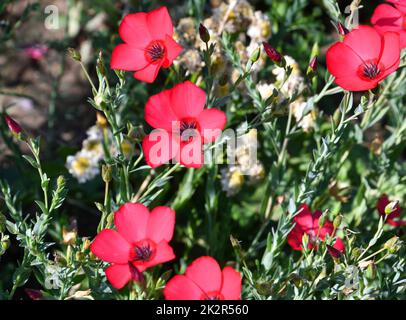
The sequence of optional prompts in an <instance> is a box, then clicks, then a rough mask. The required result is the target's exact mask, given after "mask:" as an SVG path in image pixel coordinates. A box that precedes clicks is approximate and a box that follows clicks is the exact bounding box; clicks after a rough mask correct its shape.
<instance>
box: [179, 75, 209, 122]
mask: <svg viewBox="0 0 406 320" xmlns="http://www.w3.org/2000/svg"><path fill="white" fill-rule="evenodd" d="M171 101H172V104H171V106H172V109H173V111H174V112H175V114H176V115H177V116H178V119H180V120H182V119H183V118H197V117H198V116H199V114H200V113H201V112H202V111H203V109H204V105H205V103H206V93H205V92H204V91H203V90H202V89H200V88H199V87H198V86H196V85H195V84H194V83H192V82H190V81H185V82H183V83H179V84H178V85H176V86H174V87H173V88H172V97H171Z"/></svg>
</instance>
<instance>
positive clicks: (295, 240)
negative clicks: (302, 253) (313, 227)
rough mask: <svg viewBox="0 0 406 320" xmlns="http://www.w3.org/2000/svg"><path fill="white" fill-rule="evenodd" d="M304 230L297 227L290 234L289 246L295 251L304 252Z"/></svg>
mask: <svg viewBox="0 0 406 320" xmlns="http://www.w3.org/2000/svg"><path fill="white" fill-rule="evenodd" d="M303 234H304V232H303V230H302V229H301V228H300V227H299V226H298V225H296V226H295V227H294V228H293V229H292V231H291V232H289V234H288V244H289V245H290V246H291V247H292V249H293V250H302V249H303V247H302V237H303Z"/></svg>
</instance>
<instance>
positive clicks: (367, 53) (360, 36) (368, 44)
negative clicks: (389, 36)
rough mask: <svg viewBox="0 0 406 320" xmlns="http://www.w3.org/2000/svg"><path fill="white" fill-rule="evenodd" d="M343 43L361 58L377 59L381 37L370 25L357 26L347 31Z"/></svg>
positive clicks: (366, 59)
mask: <svg viewBox="0 0 406 320" xmlns="http://www.w3.org/2000/svg"><path fill="white" fill-rule="evenodd" d="M343 43H344V44H345V45H346V46H348V47H349V48H351V49H352V50H353V51H354V52H355V53H356V54H357V55H358V56H359V57H360V58H361V59H362V60H364V61H368V60H373V59H378V58H379V55H380V53H381V47H382V37H381V36H380V35H379V33H378V32H377V31H376V30H375V29H374V28H372V27H369V26H363V25H361V26H359V27H358V29H354V30H352V31H351V32H350V33H348V34H347V35H346V36H345V38H344V41H343Z"/></svg>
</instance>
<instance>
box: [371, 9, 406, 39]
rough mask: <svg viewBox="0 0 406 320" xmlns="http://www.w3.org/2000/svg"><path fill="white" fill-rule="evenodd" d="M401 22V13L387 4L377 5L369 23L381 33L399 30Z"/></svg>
mask: <svg viewBox="0 0 406 320" xmlns="http://www.w3.org/2000/svg"><path fill="white" fill-rule="evenodd" d="M402 22H403V17H402V14H401V13H400V12H399V11H398V10H397V9H396V8H395V7H393V6H391V5H389V4H380V5H379V6H377V7H376V8H375V11H374V13H373V15H372V17H371V23H372V24H373V25H374V28H375V29H376V30H378V31H379V32H380V33H381V34H383V33H384V32H386V31H401V30H402Z"/></svg>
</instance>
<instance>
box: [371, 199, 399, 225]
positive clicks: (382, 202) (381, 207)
mask: <svg viewBox="0 0 406 320" xmlns="http://www.w3.org/2000/svg"><path fill="white" fill-rule="evenodd" d="M390 202H391V201H390V200H389V198H388V196H387V195H386V194H383V195H382V196H381V197H380V198H379V199H378V202H377V204H376V208H377V209H378V212H379V214H380V215H382V216H387V217H386V223H387V224H390V225H391V226H394V227H400V226H403V225H406V220H395V219H396V218H398V217H400V214H401V212H402V209H401V208H400V205H399V203H397V204H396V206H395V208H394V211H393V212H392V213H390V214H389V215H387V214H386V213H385V207H386V206H387V205H388V204H389V203H390Z"/></svg>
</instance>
